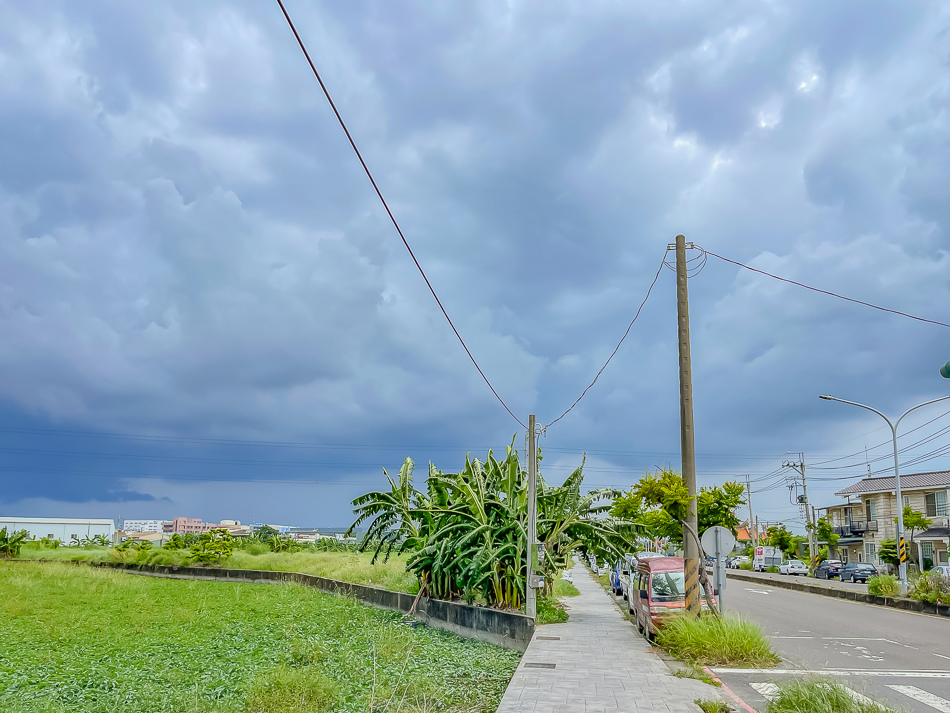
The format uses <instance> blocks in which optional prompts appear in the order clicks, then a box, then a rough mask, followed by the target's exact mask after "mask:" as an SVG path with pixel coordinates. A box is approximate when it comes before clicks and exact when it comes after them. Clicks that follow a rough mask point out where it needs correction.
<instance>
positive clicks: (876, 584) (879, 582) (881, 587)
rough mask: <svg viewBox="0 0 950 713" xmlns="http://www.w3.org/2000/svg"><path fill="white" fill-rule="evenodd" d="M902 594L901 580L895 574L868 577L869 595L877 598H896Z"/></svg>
mask: <svg viewBox="0 0 950 713" xmlns="http://www.w3.org/2000/svg"><path fill="white" fill-rule="evenodd" d="M900 593H901V583H900V580H899V579H898V578H897V577H895V576H894V575H893V574H878V575H875V576H873V577H868V594H872V595H874V596H875V597H896V596H897V595H898V594H900Z"/></svg>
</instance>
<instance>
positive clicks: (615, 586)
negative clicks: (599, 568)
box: [610, 560, 623, 595]
mask: <svg viewBox="0 0 950 713" xmlns="http://www.w3.org/2000/svg"><path fill="white" fill-rule="evenodd" d="M621 565H622V560H617V561H616V562H614V566H613V567H611V568H610V589H611V590H612V591H613V593H614V594H615V595H618V594H623V585H622V584H621V583H620V570H621Z"/></svg>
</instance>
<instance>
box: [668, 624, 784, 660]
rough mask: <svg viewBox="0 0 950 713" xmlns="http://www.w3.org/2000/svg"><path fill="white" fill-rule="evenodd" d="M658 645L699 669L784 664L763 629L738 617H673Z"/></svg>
mask: <svg viewBox="0 0 950 713" xmlns="http://www.w3.org/2000/svg"><path fill="white" fill-rule="evenodd" d="M657 643H658V644H659V645H660V646H661V647H662V648H664V649H666V651H668V652H669V653H670V655H672V656H675V657H676V658H678V659H681V660H683V661H686V662H688V663H691V664H695V665H698V666H714V665H715V666H743V667H749V668H763V667H767V666H775V665H776V664H777V663H779V661H780V659H779V657H778V655H776V653H775V652H774V651H773V650H772V646H771V644H769V640H768V637H766V635H765V632H763V631H762V628H761V627H759V626H758V625H757V624H754V623H753V622H751V621H746V620H744V619H740V618H738V617H734V616H725V617H717V616H711V615H708V614H707V615H705V616H701V617H698V618H697V617H693V616H691V615H688V614H681V615H676V616H671V617H669V618H668V619H666V620H664V622H663V627H662V628H661V629H660V632H659V635H658V636H657Z"/></svg>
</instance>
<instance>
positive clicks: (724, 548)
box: [699, 525, 736, 557]
mask: <svg viewBox="0 0 950 713" xmlns="http://www.w3.org/2000/svg"><path fill="white" fill-rule="evenodd" d="M699 541H700V542H701V543H702V545H703V552H705V553H706V554H707V555H710V556H711V557H725V556H726V555H728V554H729V553H730V552H732V549H733V548H734V547H735V546H736V536H735V535H733V534H732V532H730V531H729V530H728V529H727V528H725V527H723V526H722V525H713V526H712V527H710V528H709V529H708V530H706V532H704V533H703V535H702V537H700V538H699Z"/></svg>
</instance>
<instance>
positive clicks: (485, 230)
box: [0, 0, 950, 529]
mask: <svg viewBox="0 0 950 713" xmlns="http://www.w3.org/2000/svg"><path fill="white" fill-rule="evenodd" d="M288 9H289V11H290V13H291V14H292V16H293V17H294V18H295V21H296V22H297V25H298V29H299V30H300V32H301V34H302V36H303V38H304V40H305V41H306V42H307V43H308V45H309V49H310V52H311V54H312V56H313V59H314V61H315V63H316V65H317V67H318V68H319V70H320V71H321V73H322V74H323V77H324V79H325V81H326V83H327V85H328V87H329V89H330V91H331V93H332V94H333V96H334V98H335V100H336V102H337V104H338V107H339V109H340V111H341V113H342V115H343V116H344V118H345V120H346V121H347V122H348V124H349V127H350V129H351V131H352V133H353V135H354V138H355V140H356V142H357V144H358V145H359V147H360V148H361V150H362V151H363V153H364V156H365V158H366V160H367V162H368V164H369V165H370V167H371V169H372V170H373V172H374V173H375V175H376V178H377V180H378V182H379V185H380V188H381V190H382V191H383V193H384V195H385V196H386V197H387V198H388V200H389V201H390V204H391V207H392V209H393V211H394V213H395V215H396V216H397V219H398V220H399V221H400V222H401V225H402V227H403V229H404V232H405V234H406V237H407V239H408V240H409V242H410V244H411V245H412V246H413V248H414V250H415V251H416V254H417V256H418V258H419V260H420V262H421V264H422V266H423V267H424V269H425V270H426V272H427V273H428V275H429V277H430V279H431V281H432V284H433V285H434V287H435V289H436V290H437V291H438V292H439V294H440V296H441V298H442V300H443V302H444V304H445V306H446V308H447V309H448V311H449V313H450V314H451V315H452V317H453V319H454V320H455V322H456V325H457V326H458V328H459V330H460V332H461V334H462V335H463V337H464V338H465V340H466V341H467V343H468V344H469V346H470V348H471V350H472V353H473V354H474V355H475V357H476V359H478V361H479V362H480V364H481V365H482V366H483V368H484V370H485V372H486V374H487V375H488V377H489V378H490V379H491V380H492V382H493V383H494V385H495V386H496V388H497V389H498V391H499V393H500V394H501V395H502V397H503V398H504V399H505V400H506V401H507V403H508V405H509V406H510V408H511V409H512V410H513V411H514V412H515V413H516V414H517V415H518V417H519V418H520V419H521V420H522V421H525V422H526V421H527V417H528V414H530V413H536V414H537V415H538V420H539V422H540V423H542V424H545V423H548V422H550V421H551V420H553V419H554V418H555V417H556V416H557V415H559V414H560V413H561V412H562V411H563V410H564V409H565V408H567V406H569V405H570V404H571V402H573V400H574V399H575V398H576V397H577V396H578V395H579V394H580V392H581V391H582V390H583V388H584V387H585V386H586V385H587V384H588V383H589V382H590V380H591V379H592V378H593V376H594V374H595V373H596V372H597V370H598V369H599V368H600V366H601V365H602V364H603V362H604V360H605V359H606V357H607V356H608V355H609V353H610V352H611V351H612V349H613V348H614V346H615V345H616V343H617V340H618V339H619V338H620V336H621V335H622V334H623V331H624V329H625V328H626V326H627V324H628V322H629V321H630V319H631V318H632V316H633V314H634V313H635V311H636V309H637V307H638V305H639V304H640V302H641V300H642V299H643V297H644V295H645V293H646V290H647V288H648V287H649V284H650V282H651V280H652V279H653V276H654V274H655V272H656V270H657V269H658V267H659V266H660V261H661V259H662V258H663V255H664V250H665V249H666V245H667V244H668V243H669V242H672V240H673V238H674V236H675V235H676V234H677V233H683V234H685V235H686V236H687V239H688V240H691V241H694V242H695V243H696V244H698V245H700V246H703V247H705V248H707V249H709V250H712V251H714V252H717V253H719V254H722V255H725V256H727V257H730V258H732V259H734V260H738V261H741V262H745V263H748V264H751V265H754V266H756V267H759V268H761V269H764V270H768V271H770V272H774V273H776V274H779V275H782V276H785V277H788V278H791V279H795V280H799V281H802V282H806V283H809V284H813V285H815V286H817V287H820V288H823V289H828V290H833V291H836V292H840V293H842V294H845V295H848V296H851V297H855V298H857V299H861V300H865V301H869V302H873V303H877V304H880V305H883V306H886V307H889V308H892V309H897V310H902V311H905V312H909V313H913V314H916V315H920V316H923V317H928V318H931V319H936V320H941V321H950V320H948V310H947V305H948V304H950V253H948V248H950V235H948V231H950V201H948V200H947V186H950V133H948V127H950V72H948V64H950V33H948V27H950V6H948V5H947V4H946V3H939V2H912V1H909V0H908V1H905V2H900V3H895V2H843V3H827V2H788V3H781V2H764V1H756V2H741V1H740V2H736V1H729V2H709V1H706V0H704V1H703V2H668V3H646V2H584V3H576V2H557V1H555V2H544V3H540V2H534V3H532V2H517V1H516V0H509V1H508V2H501V1H486V2H469V3H464V4H462V3H451V4H448V5H446V4H440V3H429V2H400V1H391V0H387V1H385V2H382V1H379V2H348V3H331V2H304V1H303V0H288ZM698 254H699V253H698V252H693V253H692V254H691V257H695V256H697V255H698ZM694 264H695V265H698V264H699V262H698V261H697V262H696V263H694ZM689 289H690V297H691V304H690V310H691V319H692V338H693V344H692V357H693V369H694V371H693V376H694V395H695V419H696V449H697V451H698V453H699V456H698V470H699V479H700V484H711V483H714V482H722V481H723V480H725V479H728V478H735V477H737V476H744V475H745V474H750V475H751V477H752V479H753V480H754V481H755V480H756V479H758V481H757V482H754V489H756V490H759V491H760V492H758V493H757V494H755V495H754V496H753V497H754V501H753V502H754V505H755V509H756V510H757V514H758V515H760V517H762V518H763V519H768V520H773V521H774V520H778V519H785V520H786V521H787V522H789V523H790V524H793V525H794V524H795V520H796V518H798V517H799V515H798V512H797V509H796V508H795V507H794V506H791V505H790V504H789V491H788V490H787V489H786V488H785V487H784V477H785V473H786V472H787V471H785V472H783V471H781V470H780V466H781V464H782V460H783V458H785V457H786V456H785V454H786V451H792V452H794V453H795V454H796V456H797V453H798V452H799V451H801V452H804V453H805V458H806V463H808V464H809V465H810V466H812V465H813V466H815V467H814V468H812V469H809V470H808V474H809V475H810V476H813V480H811V481H810V482H809V493H810V495H811V499H812V502H813V503H815V504H816V505H820V506H824V505H830V504H832V503H834V502H835V501H836V500H837V499H836V498H835V497H834V495H833V493H834V492H835V490H838V489H840V488H841V487H844V486H846V485H848V484H850V483H852V482H854V480H831V478H842V477H846V476H849V475H850V476H853V475H860V474H861V473H862V472H864V473H866V472H867V470H868V467H867V465H866V464H865V454H864V448H865V447H867V448H868V449H869V450H868V455H867V460H868V461H869V462H870V464H871V465H870V468H871V470H878V469H882V468H886V467H887V465H888V461H887V460H886V457H887V455H888V452H889V451H888V448H887V447H886V446H885V447H878V448H874V446H878V445H879V444H882V443H887V442H888V438H889V430H888V429H887V427H886V425H885V424H884V422H883V421H882V420H881V419H879V418H878V417H877V416H874V415H873V414H865V412H861V411H860V410H859V409H856V408H854V407H850V406H845V405H842V404H835V403H829V402H824V401H819V399H818V398H817V397H818V394H820V393H829V392H830V393H833V394H835V395H836V396H840V397H843V398H848V399H852V400H856V401H862V402H864V403H870V404H871V405H874V406H876V407H877V408H880V409H882V410H884V411H886V412H887V413H889V414H894V415H897V414H899V413H900V412H901V411H903V410H904V409H905V408H908V407H909V406H911V405H913V404H915V403H918V402H920V401H924V400H926V399H928V398H934V397H937V396H940V395H942V394H945V393H947V391H948V387H950V381H946V380H944V379H941V377H940V376H939V374H938V373H937V370H938V368H939V367H940V365H941V364H943V363H944V362H945V361H947V359H950V339H948V337H950V329H947V328H945V327H940V326H935V325H931V324H924V323H920V322H914V321H912V320H909V319H906V318H903V317H898V316H894V315H889V314H885V313H881V312H876V311H873V310H870V309H867V308H864V307H861V306H858V305H854V304H850V303H846V302H841V301H838V300H834V299H832V298H829V297H826V296H823V295H818V294H814V293H809V292H807V291H804V290H802V289H800V288H797V287H794V286H792V285H787V284H783V283H779V282H776V281H773V280H770V279H769V278H767V277H764V276H761V275H757V274H754V273H751V272H748V271H740V270H739V268H736V267H735V266H733V265H729V264H727V263H724V262H721V261H719V260H716V259H714V258H710V259H709V261H708V263H707V264H706V267H705V268H704V269H703V270H702V272H700V273H699V274H697V275H696V276H695V277H694V278H693V279H691V280H690V283H689ZM0 334H2V338H0V374H2V377H0V453H2V462H3V466H2V467H0V482H2V483H3V487H2V488H0V510H2V511H5V513H0V514H17V515H24V516H27V515H29V516H35V515H50V516H52V515H57V516H97V517H155V518H171V517H172V516H175V515H185V516H191V517H201V518H203V519H205V520H214V521H216V520H218V519H220V518H237V519H240V520H243V521H252V520H264V521H269V522H277V523H284V524H299V525H324V526H341V525H346V524H348V523H349V521H350V520H351V510H350V506H349V501H350V500H351V499H352V498H353V497H355V496H356V495H358V494H359V493H361V492H364V491H366V490H369V489H375V488H376V487H377V486H381V485H382V484H383V482H384V481H383V480H382V477H381V470H380V469H381V468H382V467H386V468H387V469H389V470H390V471H393V470H396V469H398V467H399V465H400V463H401V461H402V459H403V458H404V457H405V456H411V457H413V458H414V459H415V460H416V461H417V463H418V464H419V466H420V468H419V471H418V472H419V473H420V475H422V474H424V473H425V466H426V463H427V462H428V461H432V462H434V463H435V464H436V465H437V466H438V467H440V468H442V469H444V470H447V471H449V470H456V469H458V468H460V467H461V465H462V463H463V462H464V456H465V453H466V452H469V451H470V452H472V453H473V455H478V456H480V457H484V455H485V454H486V452H487V449H488V448H494V449H495V450H496V451H503V450H504V447H505V445H507V444H509V443H510V442H511V440H512V437H513V436H515V435H516V434H517V439H518V442H519V444H523V435H524V434H523V431H522V430H521V427H520V426H519V425H518V424H517V423H516V422H515V421H514V420H513V419H512V418H511V417H510V416H509V415H508V414H507V413H506V412H505V410H504V409H503V408H502V407H501V405H500V404H499V403H498V402H497V401H496V400H495V399H494V397H493V396H492V394H491V392H490V391H489V390H488V388H487V387H486V386H485V384H484V382H482V381H481V378H480V377H479V376H478V374H477V372H476V371H475V370H474V368H473V367H472V364H471V363H470V362H469V361H468V358H467V357H466V355H465V353H464V351H463V350H462V348H461V346H460V345H459V344H458V342H457V341H456V340H455V337H454V335H453V334H452V333H451V331H450V329H449V327H448V325H447V324H446V322H445V320H444V318H443V317H442V315H441V313H440V312H439V311H438V308H437V306H436V304H435V303H434V301H433V299H432V297H431V295H430V294H429V293H428V291H427V289H426V287H425V284H424V283H423V281H422V279H421V277H420V276H419V274H418V272H417V271H416V268H415V267H414V265H413V264H412V262H411V260H410V258H409V256H408V254H407V253H406V251H405V249H404V248H403V246H402V244H401V243H400V242H399V239H398V236H397V235H396V233H395V231H394V229H393V227H392V225H391V224H390V223H389V222H388V219H387V217H386V215H385V213H384V211H383V210H382V208H381V206H380V204H379V202H378V200H377V198H376V196H375V194H374V193H373V191H372V188H371V186H370V185H369V183H368V181H367V179H366V177H365V175H364V174H363V173H362V170H361V169H360V167H359V164H358V162H357V160H356V158H355V156H354V154H353V152H352V150H351V149H350V147H349V145H348V144H347V143H346V139H345V137H344V135H343V133H342V131H341V130H340V127H339V125H338V124H337V123H336V120H335V118H334V117H333V114H332V112H331V110H330V108H329V106H328V105H327V103H326V101H325V99H324V98H323V96H322V95H321V94H320V92H319V87H318V85H317V84H316V81H315V80H314V78H313V76H312V75H311V74H310V70H309V68H308V67H307V65H306V63H305V61H304V58H303V56H302V55H301V53H300V51H299V49H298V48H297V46H296V45H295V43H294V41H293V36H292V35H291V33H290V31H289V29H288V27H287V26H286V24H285V22H284V19H283V17H282V16H281V14H280V11H279V9H278V7H277V5H276V3H272V2H263V1H254V2H251V1H250V0H245V1H239V0H232V2H228V3H224V2H214V1H212V0H208V1H206V2H201V3H194V2H160V3H156V2H153V3H127V2H117V1H116V2H94V1H91V0H90V1H88V2H82V3H77V2H67V1H65V0H63V1H61V2H53V1H50V2H44V1H42V0H38V1H36V2H30V3H22V2H14V1H2V0H0ZM677 399H678V381H677V355H676V316H675V295H674V276H673V273H672V272H671V271H669V270H663V271H662V273H661V274H660V277H659V280H658V282H657V284H656V287H655V288H654V290H653V294H652V296H651V298H650V300H649V301H648V302H647V304H646V306H645V308H644V310H643V314H642V316H641V318H640V319H639V321H638V322H637V323H636V324H635V325H634V327H633V329H632V330H631V332H630V336H629V337H628V339H627V341H626V342H625V343H624V345H623V346H622V348H621V350H620V351H619V353H618V354H617V356H616V358H615V359H614V361H613V362H612V363H611V365H610V366H609V367H608V368H607V370H606V371H605V372H604V374H603V375H602V376H601V378H600V381H599V382H598V383H597V385H596V386H595V387H594V388H593V389H592V390H591V391H590V392H589V394H588V396H587V397H586V398H585V399H584V400H583V401H582V402H581V403H580V405H579V406H578V407H577V408H576V409H575V410H574V411H573V412H571V413H570V414H569V415H568V416H567V417H565V418H564V419H563V420H562V421H560V422H558V423H557V424H555V425H554V426H552V427H551V428H550V429H549V430H548V432H547V434H546V435H545V436H544V437H543V438H542V439H541V447H542V448H543V449H544V453H545V458H544V462H543V463H542V471H543V472H544V474H545V476H546V477H547V478H548V479H549V480H558V479H559V478H562V477H563V476H564V475H566V473H567V472H568V470H569V469H570V468H573V467H574V466H576V465H577V464H578V463H579V462H580V457H581V453H582V452H583V451H585V450H586V451H587V452H588V460H587V464H588V468H587V483H588V484H589V485H590V486H591V487H594V486H600V485H612V486H617V487H629V485H630V484H632V483H633V482H634V481H635V480H636V479H637V478H638V477H639V475H641V474H642V473H643V472H644V470H645V469H647V468H653V467H655V466H664V465H671V466H673V467H677V468H678V467H679V405H678V400H677ZM948 412H950V406H944V407H941V406H940V405H936V406H932V407H929V408H927V409H922V410H921V411H920V412H919V416H914V417H908V420H907V421H906V422H905V423H906V424H907V425H906V426H904V427H902V430H903V428H906V429H908V430H909V429H911V428H915V427H917V426H920V425H921V424H923V423H925V422H926V421H931V420H932V419H934V418H936V417H938V416H941V414H944V413H948ZM948 426H950V413H948V415H947V416H944V417H942V418H937V420H934V421H932V422H931V423H929V424H927V425H924V426H923V427H921V428H919V429H918V430H916V431H914V432H913V433H912V434H911V435H909V436H907V438H905V439H903V440H902V444H903V443H906V444H907V445H908V446H912V445H913V444H914V443H915V442H916V441H919V440H922V439H925V438H926V437H927V436H930V435H932V434H938V435H937V436H936V437H935V438H934V439H932V440H929V441H928V442H926V443H923V444H920V445H916V446H913V447H911V448H909V449H908V450H907V452H906V454H905V455H903V456H902V457H903V458H904V459H905V460H906V461H907V463H908V465H907V466H906V467H905V470H906V472H911V471H914V470H918V471H919V470H932V469H939V468H942V467H947V466H948V465H950V460H948V459H946V458H933V457H928V458H920V456H929V455H930V454H932V453H933V452H934V451H936V450H938V449H940V448H941V447H943V446H945V445H947V444H950V435H946V434H943V433H942V430H941V429H944V428H946V427H948ZM129 435H133V436H147V437H148V438H131V437H127V436H129ZM288 444H296V445H288ZM520 448H521V445H519V449H520ZM851 454H855V455H853V456H852V457H851V458H847V459H843V460H836V461H833V462H831V463H823V462H824V461H828V460H829V459H830V458H835V457H838V456H847V455H851ZM880 457H884V458H885V460H881V461H875V459H876V458H880ZM915 457H916V458H918V462H916V463H915V461H914V460H913V459H914V458H915ZM822 464H823V465H824V466H825V467H829V466H841V465H848V466H852V467H851V468H850V469H838V470H820V469H819V466H820V465H822ZM765 476H769V477H765ZM822 478H825V479H826V480H821V479H822ZM797 529H800V528H797Z"/></svg>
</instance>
